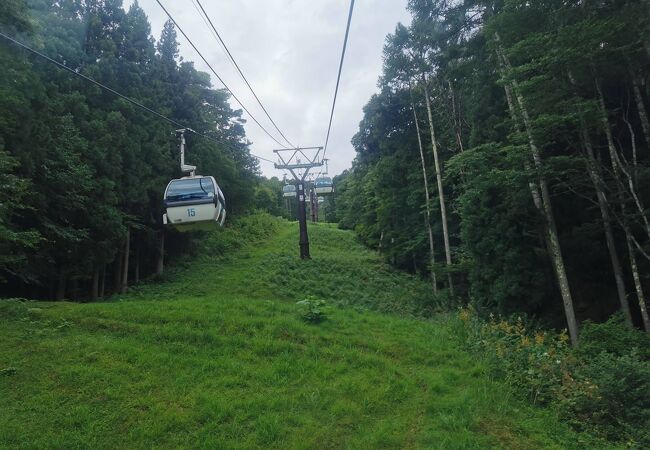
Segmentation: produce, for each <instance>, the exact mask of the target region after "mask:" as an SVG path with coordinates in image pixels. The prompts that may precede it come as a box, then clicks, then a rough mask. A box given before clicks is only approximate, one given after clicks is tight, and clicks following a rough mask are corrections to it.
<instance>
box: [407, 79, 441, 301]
mask: <svg viewBox="0 0 650 450" xmlns="http://www.w3.org/2000/svg"><path fill="white" fill-rule="evenodd" d="M410 91H411V89H410V87H409V92H410ZM411 108H412V109H413V120H415V131H416V133H417V135H418V148H419V149H420V163H421V165H422V181H423V184H424V199H425V204H426V212H427V217H426V225H427V235H428V237H429V262H430V264H431V268H430V270H431V287H432V289H433V293H434V294H437V293H438V282H437V280H436V270H435V264H436V256H435V252H434V245H433V230H432V228H431V197H430V196H429V180H428V178H427V166H426V162H425V160H424V149H423V147H422V137H421V136H420V123H419V121H418V113H417V112H416V110H415V104H414V102H413V97H412V95H411Z"/></svg>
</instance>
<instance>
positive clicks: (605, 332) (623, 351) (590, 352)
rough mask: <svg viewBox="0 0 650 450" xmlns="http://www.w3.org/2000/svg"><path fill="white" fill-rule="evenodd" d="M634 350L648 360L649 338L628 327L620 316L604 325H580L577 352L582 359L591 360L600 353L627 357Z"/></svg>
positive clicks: (649, 356) (649, 352)
mask: <svg viewBox="0 0 650 450" xmlns="http://www.w3.org/2000/svg"><path fill="white" fill-rule="evenodd" d="M635 348H636V349H637V351H638V356H639V357H641V358H642V359H644V360H646V361H647V360H650V336H649V335H648V334H646V333H640V332H639V331H637V330H634V329H632V328H630V327H628V326H627V325H626V324H625V319H624V318H623V315H622V314H615V315H614V316H612V317H611V318H610V319H609V320H608V321H607V322H604V323H593V322H591V321H588V320H587V321H585V322H584V323H582V326H581V329H580V347H579V352H580V354H581V355H583V356H584V357H587V358H593V357H595V356H597V355H599V354H600V353H602V352H607V353H611V354H613V355H616V356H622V355H629V354H630V353H631V351H632V350H633V349H635Z"/></svg>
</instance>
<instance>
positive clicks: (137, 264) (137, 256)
mask: <svg viewBox="0 0 650 450" xmlns="http://www.w3.org/2000/svg"><path fill="white" fill-rule="evenodd" d="M134 269H135V270H134V273H133V281H134V282H135V284H138V283H139V282H140V240H139V239H138V235H137V234H136V235H135V268H134Z"/></svg>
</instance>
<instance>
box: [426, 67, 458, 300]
mask: <svg viewBox="0 0 650 450" xmlns="http://www.w3.org/2000/svg"><path fill="white" fill-rule="evenodd" d="M423 78H424V79H423V80H422V81H423V85H424V98H425V100H426V104H427V116H428V118H429V131H430V133H431V149H432V151H433V162H434V165H435V169H436V181H437V182H438V198H439V199H440V216H441V219H442V237H443V242H444V244H445V259H446V262H447V268H448V269H451V264H452V262H451V246H450V245H449V227H448V224H447V207H446V206H445V192H444V190H443V186H442V171H441V170H440V159H439V157H438V142H437V141H436V132H435V129H434V127H433V113H432V112H431V98H430V97H429V87H428V86H427V79H426V77H423ZM447 281H448V283H449V292H450V293H451V295H454V283H453V280H452V277H451V272H450V271H449V272H447Z"/></svg>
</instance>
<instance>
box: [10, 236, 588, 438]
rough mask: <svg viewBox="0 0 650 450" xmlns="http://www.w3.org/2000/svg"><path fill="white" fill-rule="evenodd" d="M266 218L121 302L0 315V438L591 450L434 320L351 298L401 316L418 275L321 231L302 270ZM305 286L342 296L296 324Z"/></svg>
mask: <svg viewBox="0 0 650 450" xmlns="http://www.w3.org/2000/svg"><path fill="white" fill-rule="evenodd" d="M274 227H275V228H276V230H275V232H274V233H273V234H272V235H271V236H270V237H269V238H267V239H264V240H258V241H256V242H252V243H249V244H246V245H243V246H242V247H241V248H240V249H239V250H237V251H236V253H235V254H233V255H231V256H230V257H228V258H225V259H224V258H220V257H214V256H207V255H204V257H202V258H199V259H198V260H197V261H196V262H194V263H192V264H190V265H189V266H188V267H187V268H186V269H183V270H179V271H177V272H176V273H175V274H173V275H172V276H171V277H170V279H169V280H168V281H167V282H166V283H164V284H161V285H150V286H144V287H142V288H138V289H136V290H134V292H133V293H132V294H130V295H128V296H126V297H124V298H123V299H121V300H122V301H111V302H104V303H93V304H72V303H33V304H32V303H30V304H27V305H25V304H17V303H12V304H10V305H9V306H5V307H3V309H0V314H1V315H2V316H0V447H2V448H66V449H67V448H93V449H95V448H106V449H108V448H111V449H113V448H278V449H293V448H305V449H308V448H309V449H310V448H350V449H367V448H387V449H396V448H440V449H471V448H520V449H530V448H585V447H588V446H591V445H592V443H590V442H589V441H588V440H587V439H588V438H587V437H585V436H582V435H578V434H575V433H573V432H572V431H570V430H569V429H568V427H566V426H565V425H564V424H562V423H560V421H558V419H557V418H556V417H555V416H554V415H553V414H552V413H551V412H549V411H545V410H541V409H537V408H532V407H530V406H528V405H525V404H523V403H522V402H520V401H518V400H516V399H514V398H513V397H512V396H511V395H510V391H509V389H508V388H507V387H506V386H505V385H504V384H503V383H502V382H499V381H495V380H491V379H490V378H489V377H488V375H487V374H486V369H485V367H484V366H483V365H482V364H481V363H480V362H478V361H476V359H475V358H473V357H472V356H470V355H469V354H468V353H466V352H464V351H463V350H462V349H461V346H460V344H459V342H458V339H457V337H456V336H455V334H454V325H453V324H452V323H448V322H446V321H445V319H444V317H443V318H440V319H437V320H433V321H431V320H428V321H427V320H421V319H415V318H408V317H404V318H401V317H399V316H398V315H396V314H385V313H379V312H371V311H370V310H368V309H366V308H362V307H359V306H363V305H365V306H369V305H370V306H373V307H376V308H377V309H380V310H388V311H398V312H402V313H403V311H400V307H398V306H395V305H399V304H403V303H404V304H409V301H407V300H408V299H407V298H404V299H401V298H400V296H404V297H407V296H411V297H412V298H416V299H420V300H418V301H419V302H425V303H426V298H425V297H426V295H427V294H426V292H427V287H426V284H424V283H421V282H420V281H419V280H416V279H414V278H411V277H408V276H406V275H403V274H399V273H395V272H392V271H390V270H389V269H388V268H387V267H386V266H384V265H383V264H382V263H381V261H380V260H379V259H378V258H377V256H376V255H375V254H374V253H372V252H369V251H367V250H365V249H363V248H362V247H361V246H360V245H359V244H357V243H356V241H355V239H354V237H353V236H352V235H351V234H350V233H348V232H343V231H339V230H336V229H335V228H333V227H329V226H317V227H312V228H311V230H310V231H311V238H312V253H313V255H314V260H313V261H310V262H306V263H302V262H300V261H297V260H296V258H295V254H296V253H297V251H296V250H297V249H296V248H295V247H296V242H295V240H296V236H295V234H296V232H297V230H296V226H295V224H287V223H280V224H275V225H274ZM227 233H228V231H226V232H225V233H224V235H223V237H226V236H227ZM214 239H216V241H215V242H218V241H219V239H220V237H219V235H217V236H216V237H215V238H214ZM213 244H214V243H213ZM211 245H212V244H210V245H209V246H208V247H209V248H210V249H211V250H212V249H213V248H214V247H212V246H211ZM214 245H217V244H214ZM303 290H306V291H309V293H311V294H313V295H318V296H320V297H321V298H326V299H328V300H330V302H331V303H336V304H337V305H345V304H349V305H350V306H347V307H346V306H336V307H332V308H331V310H330V311H329V319H328V320H327V321H325V322H323V323H320V324H318V325H310V324H307V323H304V322H303V321H302V320H301V319H300V317H299V314H298V311H297V308H296V306H295V304H294V300H296V299H298V298H301V296H302V293H301V292H302V291H303ZM413 308H414V309H417V308H416V307H415V306H413Z"/></svg>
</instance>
